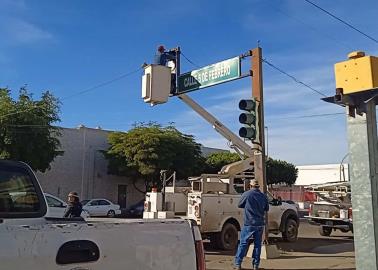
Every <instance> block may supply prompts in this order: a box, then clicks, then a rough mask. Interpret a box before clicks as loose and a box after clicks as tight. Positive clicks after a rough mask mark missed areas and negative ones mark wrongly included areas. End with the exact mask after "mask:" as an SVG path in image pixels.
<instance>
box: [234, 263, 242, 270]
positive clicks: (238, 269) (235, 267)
mask: <svg viewBox="0 0 378 270" xmlns="http://www.w3.org/2000/svg"><path fill="white" fill-rule="evenodd" d="M232 269H234V270H242V268H241V265H235V264H233V265H232Z"/></svg>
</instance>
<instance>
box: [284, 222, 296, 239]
mask: <svg viewBox="0 0 378 270" xmlns="http://www.w3.org/2000/svg"><path fill="white" fill-rule="evenodd" d="M282 238H283V240H284V241H285V242H295V241H297V238H298V224H297V222H296V221H295V220H294V219H291V218H288V219H287V220H286V223H285V228H284V230H283V232H282Z"/></svg>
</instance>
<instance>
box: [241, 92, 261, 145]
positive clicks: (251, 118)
mask: <svg viewBox="0 0 378 270" xmlns="http://www.w3.org/2000/svg"><path fill="white" fill-rule="evenodd" d="M239 109H240V110H243V111H246V112H243V113H241V114H240V115H239V122H240V123H241V124H244V125H245V126H244V127H241V128H240V129H239V136H240V137H242V138H247V139H250V140H252V141H253V140H255V139H256V137H257V131H258V124H257V120H258V106H257V103H256V100H255V99H242V100H240V102H239Z"/></svg>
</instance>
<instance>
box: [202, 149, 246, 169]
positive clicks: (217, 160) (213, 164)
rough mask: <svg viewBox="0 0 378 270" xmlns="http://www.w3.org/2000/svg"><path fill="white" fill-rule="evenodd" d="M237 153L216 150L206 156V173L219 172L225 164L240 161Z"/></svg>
mask: <svg viewBox="0 0 378 270" xmlns="http://www.w3.org/2000/svg"><path fill="white" fill-rule="evenodd" d="M239 160H240V157H239V155H238V154H236V153H231V152H228V151H227V152H216V153H212V154H210V155H209V156H208V157H207V158H206V173H218V172H219V171H220V170H221V168H222V167H223V166H224V165H227V164H230V163H233V162H236V161H239Z"/></svg>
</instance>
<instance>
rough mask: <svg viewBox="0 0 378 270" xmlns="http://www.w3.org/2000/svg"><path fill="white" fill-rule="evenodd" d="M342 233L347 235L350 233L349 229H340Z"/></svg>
mask: <svg viewBox="0 0 378 270" xmlns="http://www.w3.org/2000/svg"><path fill="white" fill-rule="evenodd" d="M340 231H341V232H343V233H347V232H349V229H340Z"/></svg>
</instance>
